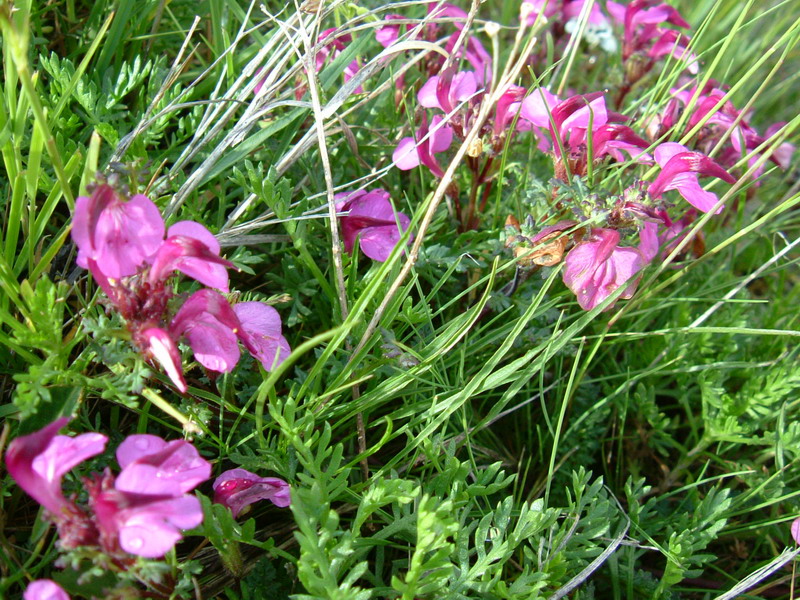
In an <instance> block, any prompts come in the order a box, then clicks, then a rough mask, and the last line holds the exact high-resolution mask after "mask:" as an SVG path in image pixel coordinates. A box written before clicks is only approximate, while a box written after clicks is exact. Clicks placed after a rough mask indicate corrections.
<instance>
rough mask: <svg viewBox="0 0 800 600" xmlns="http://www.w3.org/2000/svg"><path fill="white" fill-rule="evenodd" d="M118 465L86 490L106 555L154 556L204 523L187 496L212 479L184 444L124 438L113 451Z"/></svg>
mask: <svg viewBox="0 0 800 600" xmlns="http://www.w3.org/2000/svg"><path fill="white" fill-rule="evenodd" d="M117 461H118V462H119V464H120V467H122V471H121V472H120V474H119V476H118V477H117V478H116V480H115V479H114V476H113V475H111V473H110V472H108V471H106V473H105V474H104V475H103V476H102V477H101V478H98V479H96V480H95V481H94V482H91V485H89V486H88V489H89V497H90V502H91V506H92V508H93V510H94V513H95V515H96V516H97V522H98V526H99V529H100V532H101V542H102V544H103V546H104V548H106V550H107V551H110V552H112V553H113V552H114V549H115V548H116V546H117V545H118V546H119V548H121V549H122V550H124V551H125V552H128V553H130V554H136V555H138V556H144V557H146V558H158V557H160V556H163V555H164V554H166V553H167V552H168V551H169V550H170V549H171V548H172V547H173V546H174V545H175V544H176V543H177V542H178V541H179V540H180V539H181V530H182V529H191V528H192V527H196V526H197V525H199V524H200V523H202V521H203V511H202V507H201V506H200V501H199V500H198V499H197V498H196V497H194V496H191V495H189V494H188V492H190V491H191V490H193V489H194V488H195V487H197V486H198V485H199V484H200V483H202V482H203V481H205V480H206V479H208V478H209V476H210V475H211V465H210V464H209V463H208V461H206V460H205V459H203V458H202V457H201V456H200V454H199V453H198V452H197V449H196V448H195V447H194V446H193V445H192V444H190V443H189V442H187V441H185V440H173V441H171V442H167V441H165V440H163V439H161V438H159V437H157V436H154V435H146V434H142V435H132V436H128V437H127V438H126V439H125V441H124V442H122V444H120V446H119V447H118V448H117Z"/></svg>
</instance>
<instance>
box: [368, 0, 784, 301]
mask: <svg viewBox="0 0 800 600" xmlns="http://www.w3.org/2000/svg"><path fill="white" fill-rule="evenodd" d="M434 10H435V11H437V12H436V13H435V14H434V13H433V12H432V11H434ZM429 12H430V13H431V15H434V16H437V17H444V19H442V22H445V21H447V22H448V23H447V25H440V22H439V21H433V22H432V23H433V24H430V23H429V24H426V25H425V26H424V27H423V28H422V29H421V30H417V31H419V33H417V34H416V35H417V37H418V38H421V39H426V40H429V41H434V40H436V39H437V35H438V30H439V27H440V26H450V23H452V26H454V27H455V32H454V33H453V34H452V35H451V37H450V38H448V43H450V42H451V41H452V47H449V48H448V49H450V50H452V49H453V48H454V47H455V43H456V42H455V40H456V38H457V37H458V36H460V35H461V34H462V33H463V28H464V23H465V22H466V20H467V14H466V13H465V12H464V11H463V10H461V9H460V8H457V7H455V6H453V5H450V4H447V3H430V4H429ZM401 18H402V17H401V16H400V15H390V16H389V17H387V19H386V24H384V25H383V26H382V27H381V28H380V29H378V30H377V32H376V38H377V40H378V42H379V43H380V44H381V45H382V46H384V47H390V46H391V45H392V44H394V43H397V41H398V40H400V39H404V38H407V37H408V35H409V32H411V26H410V25H406V24H400V23H394V21H397V20H399V19H401ZM584 18H585V20H586V21H585V25H586V26H585V27H584V28H583V29H582V32H583V35H584V41H585V42H586V43H588V44H589V45H592V46H594V45H599V46H600V47H602V48H603V49H604V50H605V51H606V52H617V51H618V49H619V48H621V60H622V62H623V65H624V67H625V69H624V81H623V83H622V84H621V86H620V93H619V96H618V97H617V98H616V102H615V104H616V106H621V105H622V104H623V101H624V99H625V97H626V95H627V93H628V92H629V91H630V90H631V89H632V87H633V86H634V84H636V83H637V82H639V81H640V80H641V79H642V78H644V77H645V76H646V75H647V74H648V73H649V72H650V71H651V70H652V69H653V68H654V66H655V65H656V63H657V62H658V61H661V60H673V61H677V62H678V63H679V65H681V66H682V67H683V69H684V70H685V72H687V73H689V74H696V73H697V72H698V69H699V62H698V58H697V56H695V55H694V54H693V53H692V52H691V50H690V45H691V44H690V42H691V40H690V38H689V37H688V35H686V33H684V31H685V30H687V29H688V28H689V23H687V22H686V20H685V19H683V17H682V16H681V15H680V13H679V12H678V11H677V10H676V9H675V8H673V7H671V6H669V5H668V4H666V3H663V2H658V1H657V0H632V1H631V2H627V3H624V2H613V1H611V0H609V1H608V2H593V3H591V4H587V0H524V1H523V4H522V9H521V13H520V22H521V24H522V26H523V27H529V26H536V27H543V28H548V30H549V32H550V34H551V35H552V36H553V44H554V45H555V46H556V51H558V49H559V48H562V47H563V46H565V45H566V43H567V39H568V38H569V35H568V34H571V33H573V32H576V31H577V27H578V23H579V21H580V20H582V19H584ZM487 31H488V28H487ZM541 52H545V48H544V46H542V47H541ZM458 57H459V58H460V59H462V60H461V63H460V64H459V61H454V62H452V63H451V64H450V66H448V67H447V68H443V61H442V60H440V59H439V58H438V57H437V56H431V58H430V59H429V60H427V62H425V63H424V65H425V67H424V69H423V71H427V79H425V78H423V80H422V83H421V85H420V87H419V89H418V91H417V94H416V100H417V108H416V110H414V113H413V114H414V118H415V120H416V123H417V125H416V126H415V128H414V129H413V130H412V131H411V135H409V136H406V137H403V138H402V139H400V141H399V143H398V144H397V146H396V148H395V150H394V152H393V155H392V161H393V164H394V165H395V166H397V167H398V168H399V169H401V170H404V171H406V170H411V169H415V168H417V167H424V168H425V169H426V170H427V171H428V172H430V173H431V174H432V175H433V176H434V177H436V178H441V177H443V176H444V170H445V169H444V168H443V166H442V165H443V164H444V162H443V161H442V159H441V155H443V154H444V153H446V152H447V151H448V150H449V149H450V148H451V146H452V145H453V142H454V141H455V140H460V141H462V142H463V141H464V140H465V138H466V135H467V132H468V131H469V130H470V129H472V128H473V127H474V125H475V122H476V119H477V118H478V115H479V114H480V112H481V111H480V109H481V108H482V107H483V105H484V103H486V102H488V101H489V95H488V92H487V90H488V88H489V85H488V84H489V83H490V80H491V74H492V59H491V57H490V56H489V54H488V53H487V52H486V51H485V49H484V47H483V45H482V44H481V43H480V42H479V41H478V40H477V39H476V38H475V36H471V35H467V36H466V37H465V38H464V40H463V43H462V45H461V46H460V49H459V55H458ZM544 58H546V57H545V56H538V55H537V54H536V53H534V54H533V55H532V56H531V57H530V62H531V63H533V64H534V65H536V63H537V61H538V60H540V59H544ZM714 85H715V84H713V83H712V84H709V87H707V89H705V90H703V93H701V94H699V98H697V99H696V101H695V103H694V104H693V107H694V113H693V114H692V115H691V116H690V118H689V119H688V123H687V125H686V129H685V130H684V131H682V132H675V131H672V129H673V128H674V126H675V125H676V124H677V123H678V120H679V117H680V115H681V111H682V110H685V109H686V107H687V106H689V104H690V99H691V98H692V97H693V96H694V95H695V94H696V89H690V90H688V91H686V90H685V89H683V88H682V89H680V90H673V96H674V97H673V100H671V101H670V102H669V103H668V105H667V107H666V110H665V111H664V113H663V114H662V115H660V118H658V119H656V120H654V121H653V122H652V123H651V125H649V126H648V127H647V128H646V129H647V138H648V139H646V138H645V137H642V135H640V134H639V133H638V132H636V131H634V129H633V128H632V127H631V125H630V121H631V119H630V118H629V117H627V116H625V115H623V114H620V113H618V112H615V111H614V110H613V109H612V108H611V105H610V103H609V100H608V99H607V98H606V95H605V94H604V93H603V92H594V93H586V94H575V93H572V94H567V95H565V96H564V97H559V96H557V95H556V94H553V93H552V92H550V91H549V90H547V89H545V88H541V87H537V86H534V87H530V88H525V87H522V86H519V85H515V84H510V85H508V86H507V87H506V88H505V89H504V90H502V92H503V93H502V95H501V96H500V97H499V99H498V101H497V103H496V105H494V106H492V107H491V112H490V115H491V116H490V118H489V119H488V120H487V121H486V122H484V123H482V124H481V126H480V130H479V139H478V140H477V141H476V142H473V143H472V144H471V145H470V147H469V148H468V149H467V153H466V156H465V158H464V163H465V166H466V167H467V169H468V170H469V172H470V175H471V178H470V179H471V182H470V183H471V188H470V190H469V193H468V194H462V193H461V191H460V190H459V189H458V184H457V183H456V181H453V182H451V183H450V184H449V186H448V189H447V191H446V193H447V195H448V196H449V197H450V199H451V205H452V206H454V207H455V212H456V216H457V218H458V220H459V222H460V226H461V228H462V230H466V229H472V228H475V227H477V225H478V222H479V215H480V213H481V212H482V211H483V210H484V208H485V206H486V203H487V200H488V198H489V195H490V192H491V190H492V186H493V184H494V182H495V181H496V177H497V174H498V171H499V166H500V164H501V163H502V161H500V160H497V158H498V157H500V156H502V154H503V152H504V151H505V149H506V147H507V145H508V143H509V141H510V139H513V138H515V137H516V136H518V135H520V134H523V133H529V134H530V135H532V136H533V137H534V138H535V141H536V146H537V147H538V149H539V150H541V151H542V152H544V153H547V154H548V155H549V156H550V157H551V159H552V162H553V172H554V176H555V179H557V180H559V181H561V182H564V183H566V184H571V183H572V182H573V179H574V178H576V177H577V178H585V177H587V176H588V175H589V174H590V173H591V172H592V171H593V170H594V168H596V167H601V166H602V164H603V163H604V162H606V161H611V162H617V163H625V164H627V165H636V164H641V165H647V166H651V165H657V166H658V167H660V170H659V171H658V172H657V174H656V176H655V177H654V178H653V179H651V180H650V181H638V182H636V183H635V184H634V185H633V186H630V187H628V188H627V189H625V190H624V191H623V192H622V193H621V194H619V195H618V196H613V195H611V196H609V197H607V198H605V199H603V200H604V201H607V202H606V205H605V207H603V208H596V207H589V208H586V207H578V206H564V205H562V204H556V205H555V206H554V209H555V211H556V212H557V213H559V212H560V213H561V214H560V222H559V223H557V224H556V225H553V226H551V227H546V228H545V229H544V230H542V232H541V234H540V235H531V237H526V236H520V235H518V233H519V230H517V231H515V232H514V234H513V235H512V238H513V240H514V241H513V242H512V244H517V243H519V242H520V240H522V244H524V245H526V247H527V248H528V249H529V250H530V251H531V252H532V254H531V252H528V253H527V254H526V253H525V251H524V250H520V248H518V247H517V248H516V249H515V255H516V256H518V258H520V261H521V262H520V264H538V265H544V264H546V263H549V262H550V261H552V260H553V256H556V254H557V256H558V260H555V262H552V264H556V263H557V262H558V261H559V260H560V259H561V256H562V255H563V256H564V260H565V266H564V271H563V279H564V283H565V284H566V286H567V287H568V288H569V289H570V290H572V291H573V292H574V293H575V295H576V297H577V299H578V303H579V304H580V306H581V307H582V308H584V309H587V310H588V309H592V308H594V307H596V306H598V305H599V304H601V303H603V302H604V301H606V300H607V299H608V298H609V296H611V295H612V294H614V293H618V297H620V298H630V297H631V296H632V294H633V293H634V292H635V290H636V286H637V284H638V279H639V277H640V276H641V271H642V270H643V269H644V267H645V266H646V265H647V264H649V263H651V262H653V261H656V260H661V259H663V258H664V257H665V256H666V254H668V253H671V252H672V251H673V250H674V249H675V247H676V246H677V245H678V244H679V243H680V242H681V241H682V240H683V239H684V237H685V235H686V233H685V231H686V229H687V227H689V226H690V225H691V224H692V222H693V221H694V220H695V218H696V216H697V214H698V213H707V212H713V213H715V214H719V213H721V212H722V211H723V210H724V208H725V207H724V205H723V204H722V203H721V202H719V200H718V197H717V194H715V193H714V192H711V191H708V190H706V189H705V188H704V187H703V186H702V185H701V182H700V180H699V178H700V177H711V178H717V179H721V180H722V181H725V182H727V183H729V184H733V183H735V182H736V178H735V177H734V176H733V175H732V174H731V173H730V172H729V171H728V169H730V168H733V167H734V165H735V164H736V163H737V162H738V160H739V159H740V158H741V156H742V155H743V154H744V153H745V152H751V151H755V152H754V153H753V155H752V156H751V157H749V162H750V165H752V164H753V163H754V162H755V161H756V160H758V156H759V154H758V150H759V149H760V150H761V151H762V152H764V151H765V150H763V148H764V147H765V146H766V145H768V144H766V143H765V142H766V141H767V140H768V139H769V135H771V134H774V133H775V132H776V131H777V130H778V127H779V126H780V124H778V125H776V126H775V127H773V128H771V129H770V130H769V131H768V135H767V137H766V138H765V137H761V136H759V135H758V133H757V132H755V130H754V129H753V128H752V127H750V126H749V125H748V124H747V122H746V121H745V120H744V119H742V118H741V115H740V113H739V112H738V111H736V110H735V109H734V108H733V107H732V106H731V105H730V103H725V102H723V101H722V96H723V95H724V92H721V91H720V90H719V89H718V88H716V87H714ZM718 104H719V105H721V106H722V108H721V110H718V108H719V106H718ZM709 116H710V118H709V119H708V120H707V121H706V129H705V130H703V131H702V132H701V133H702V136H700V135H698V137H697V139H696V140H695V141H694V143H693V144H692V145H691V146H684V145H681V144H678V143H675V142H670V141H664V140H669V139H671V138H676V137H681V136H682V135H683V134H685V133H686V132H687V131H688V130H690V129H691V128H693V127H694V126H695V125H697V124H698V123H699V122H700V121H701V120H703V119H704V118H707V117H709ZM725 131H732V135H731V136H730V140H728V141H727V142H726V140H725V139H724V136H723V132H725ZM717 143H721V144H722V143H724V145H723V146H722V152H720V153H719V157H720V158H719V159H718V160H714V159H712V158H710V157H709V154H711V153H712V152H711V151H712V149H714V147H715V146H716V144H717ZM792 151H793V148H792V147H791V146H790V145H789V144H783V145H781V146H780V147H779V148H778V149H777V150H775V151H774V152H773V153H772V155H771V156H770V159H771V160H773V162H775V163H776V164H778V165H780V166H782V167H784V168H785V167H786V165H787V164H788V161H789V157H790V156H791V153H792ZM762 168H763V167H762ZM759 173H760V171H758V172H756V176H757V175H758V174H759ZM670 191H675V192H677V194H678V195H679V196H681V197H682V198H683V200H684V201H685V202H686V203H688V206H686V205H683V207H684V208H682V209H681V208H680V207H681V204H678V205H677V206H678V210H679V211H680V212H679V216H678V218H674V217H672V216H670V212H672V208H673V205H674V202H675V201H674V199H673V198H672V197H671V196H669V195H668V192H670ZM555 195H556V193H555V188H554V192H553V196H554V198H555ZM570 212H571V213H572V214H565V213H570ZM601 215H602V216H603V217H605V221H606V222H605V223H603V222H602V219H601V218H598V216H601ZM575 218H577V222H576V221H573V219H575ZM567 223H569V225H568V226H567V225H565V224H567ZM582 223H585V224H582ZM631 233H632V234H633V235H635V236H636V237H638V244H636V245H627V244H626V243H625V242H624V240H623V236H624V235H631ZM696 235H697V237H698V238H699V239H700V242H698V243H694V244H693V245H692V246H691V248H692V249H695V250H697V249H699V248H700V247H701V246H702V238H701V237H700V235H699V233H698V234H696ZM554 236H556V239H554ZM558 238H565V239H564V240H561V241H559V240H558ZM543 248H544V249H547V248H549V250H547V252H546V251H545V250H544V249H543ZM553 252H555V254H553ZM543 253H544V254H543ZM545 256H546V258H545ZM531 257H534V258H535V260H534V259H532V258H531ZM536 257H539V258H536ZM537 261H538V262H537ZM618 290H621V291H618ZM612 305H613V303H607V306H606V309H608V308H610V307H611V306H612Z"/></svg>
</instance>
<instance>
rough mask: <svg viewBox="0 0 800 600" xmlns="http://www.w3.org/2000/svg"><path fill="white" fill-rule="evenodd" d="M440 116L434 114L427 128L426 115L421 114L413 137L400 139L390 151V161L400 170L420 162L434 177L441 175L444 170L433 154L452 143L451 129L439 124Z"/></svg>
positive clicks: (407, 168) (410, 167)
mask: <svg viewBox="0 0 800 600" xmlns="http://www.w3.org/2000/svg"><path fill="white" fill-rule="evenodd" d="M441 122H442V117H440V116H439V115H436V116H435V117H433V119H431V128H430V131H429V130H428V117H427V115H426V114H425V113H423V115H422V125H420V128H419V130H418V131H417V133H416V136H414V137H405V138H403V139H402V140H400V143H399V144H397V148H395V150H394V152H393V153H392V162H394V164H395V165H397V168H398V169H401V170H402V171H409V170H411V169H413V168H414V167H417V166H419V165H420V164H423V165H425V166H426V167H428V169H430V171H431V173H433V174H434V175H435V176H436V177H443V176H444V171H443V170H442V167H441V166H440V165H439V163H438V162H437V160H436V158H435V157H434V154H436V153H439V152H444V151H445V150H447V149H448V148H449V147H450V144H452V143H453V130H452V129H451V128H450V126H449V125H441Z"/></svg>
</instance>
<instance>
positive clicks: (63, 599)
mask: <svg viewBox="0 0 800 600" xmlns="http://www.w3.org/2000/svg"><path fill="white" fill-rule="evenodd" d="M23 598H24V600H69V595H68V594H67V592H65V591H64V590H63V589H62V587H61V586H60V585H58V584H57V583H56V582H55V581H52V580H50V579H37V580H36V581H31V582H30V583H29V584H28V587H27V588H25V594H24V595H23Z"/></svg>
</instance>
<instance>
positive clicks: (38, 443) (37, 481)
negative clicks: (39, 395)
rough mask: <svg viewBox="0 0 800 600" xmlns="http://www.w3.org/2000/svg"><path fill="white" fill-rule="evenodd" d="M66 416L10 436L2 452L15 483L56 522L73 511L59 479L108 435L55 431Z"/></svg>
mask: <svg viewBox="0 0 800 600" xmlns="http://www.w3.org/2000/svg"><path fill="white" fill-rule="evenodd" d="M68 422H69V419H67V418H66V417H62V418H60V419H57V420H56V421H54V422H53V423H51V424H50V425H48V426H46V427H44V428H43V429H40V430H39V431H37V432H34V433H31V434H29V435H24V436H21V437H18V438H16V439H15V440H13V441H12V442H11V443H10V444H9V446H8V451H7V452H6V467H7V468H8V472H9V474H10V475H11V477H12V478H13V479H14V481H16V482H17V485H19V487H21V488H22V489H23V490H25V491H26V492H27V493H28V495H29V496H31V497H32V498H33V499H34V500H36V501H37V502H38V503H39V504H41V505H42V506H43V507H45V508H46V509H47V510H48V511H49V512H50V515H51V516H52V518H53V519H55V520H56V522H59V521H61V520H63V519H69V518H71V517H72V516H74V513H75V512H76V511H75V509H74V504H73V503H72V502H70V501H69V500H67V499H66V498H64V494H63V493H62V492H61V479H62V477H64V475H65V474H66V473H67V472H68V471H71V470H72V469H73V468H75V467H76V466H78V465H79V464H80V463H82V462H83V461H85V460H87V459H89V458H91V457H93V456H97V455H98V454H100V453H102V452H103V450H104V449H105V445H106V442H108V438H107V437H106V436H104V435H102V434H100V433H84V434H82V435H78V436H75V437H69V436H66V435H57V434H58V431H59V430H60V429H62V428H63V427H64V426H65V425H66V424H67V423H68Z"/></svg>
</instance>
